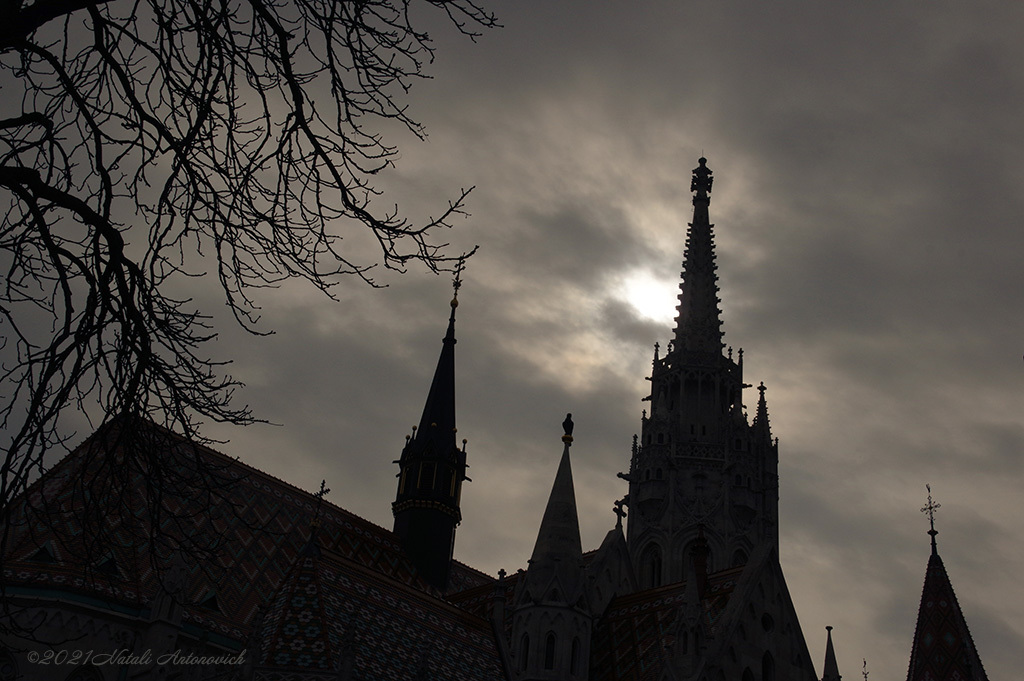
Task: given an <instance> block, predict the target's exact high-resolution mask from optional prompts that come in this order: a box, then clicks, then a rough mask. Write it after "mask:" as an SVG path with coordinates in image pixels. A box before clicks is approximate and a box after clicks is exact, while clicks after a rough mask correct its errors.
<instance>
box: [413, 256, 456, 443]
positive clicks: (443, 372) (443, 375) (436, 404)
mask: <svg viewBox="0 0 1024 681" xmlns="http://www.w3.org/2000/svg"><path fill="white" fill-rule="evenodd" d="M462 269H463V266H462V261H459V265H458V266H457V267H456V268H455V279H454V280H453V282H452V288H453V289H454V294H453V295H452V301H451V303H450V305H451V309H452V311H451V314H450V315H449V317H448V330H447V331H446V332H445V334H444V338H443V339H442V340H441V343H442V346H441V356H440V357H439V358H438V360H437V368H436V369H435V370H434V380H433V381H432V382H431V384H430V392H429V393H427V402H426V404H425V405H423V416H422V417H420V427H419V429H418V430H417V431H416V438H423V437H426V438H427V439H429V440H434V441H435V442H434V444H436V445H442V444H443V445H444V448H445V449H453V448H455V344H456V343H457V342H458V341H457V340H456V339H455V310H456V308H458V306H459V289H460V288H461V287H462ZM449 440H451V446H450V447H449V446H448V444H449V442H448V441H449Z"/></svg>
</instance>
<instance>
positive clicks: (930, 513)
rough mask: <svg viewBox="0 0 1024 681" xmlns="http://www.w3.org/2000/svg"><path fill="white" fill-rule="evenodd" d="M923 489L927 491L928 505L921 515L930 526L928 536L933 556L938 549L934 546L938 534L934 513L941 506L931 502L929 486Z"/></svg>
mask: <svg viewBox="0 0 1024 681" xmlns="http://www.w3.org/2000/svg"><path fill="white" fill-rule="evenodd" d="M925 489H927V490H928V505H927V506H924V507H923V508H922V509H921V513H924V514H925V515H927V516H928V524H929V525H930V526H931V529H929V530H928V534H929V535H931V538H932V554H935V553H938V548H937V547H936V546H935V535H937V534H938V531H937V530H936V529H935V511H936V510H938V509H939V508H941V507H942V504H938V503H935V502H934V501H932V486H931V485H925Z"/></svg>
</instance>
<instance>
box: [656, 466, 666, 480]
mask: <svg viewBox="0 0 1024 681" xmlns="http://www.w3.org/2000/svg"><path fill="white" fill-rule="evenodd" d="M663 477H665V476H664V474H663V473H662V472H661V469H660V468H659V469H657V470H656V471H654V479H655V480H661V479H662V478H663Z"/></svg>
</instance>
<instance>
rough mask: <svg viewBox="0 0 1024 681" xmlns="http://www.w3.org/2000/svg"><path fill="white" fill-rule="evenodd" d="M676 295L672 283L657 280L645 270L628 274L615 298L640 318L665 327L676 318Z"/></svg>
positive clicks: (675, 287) (620, 283) (677, 292)
mask: <svg viewBox="0 0 1024 681" xmlns="http://www.w3.org/2000/svg"><path fill="white" fill-rule="evenodd" d="M678 294H679V291H678V289H677V286H676V285H674V282H670V281H667V280H665V279H659V278H658V277H655V276H654V275H653V274H651V273H650V272H648V271H647V270H634V271H632V272H630V273H629V274H627V275H626V276H625V277H623V279H622V280H621V282H619V283H618V284H617V290H616V297H617V298H619V299H621V300H624V301H625V302H627V303H629V304H630V305H631V306H632V307H633V308H634V309H635V310H636V311H637V312H638V313H639V314H640V315H641V316H643V317H645V318H647V319H651V320H654V321H656V322H660V323H664V324H665V325H666V326H669V325H671V323H672V321H673V320H674V319H675V317H676V305H678V304H679V301H678V300H677V296H678Z"/></svg>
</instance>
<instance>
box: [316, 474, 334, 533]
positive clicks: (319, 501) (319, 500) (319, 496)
mask: <svg viewBox="0 0 1024 681" xmlns="http://www.w3.org/2000/svg"><path fill="white" fill-rule="evenodd" d="M330 492H331V490H330V488H328V487H327V480H321V481H320V491H319V492H313V496H314V497H316V512H315V513H314V515H313V521H314V522H316V523H317V524H319V522H320V507H321V506H322V505H323V503H324V497H325V496H327V495H328V494H330Z"/></svg>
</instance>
